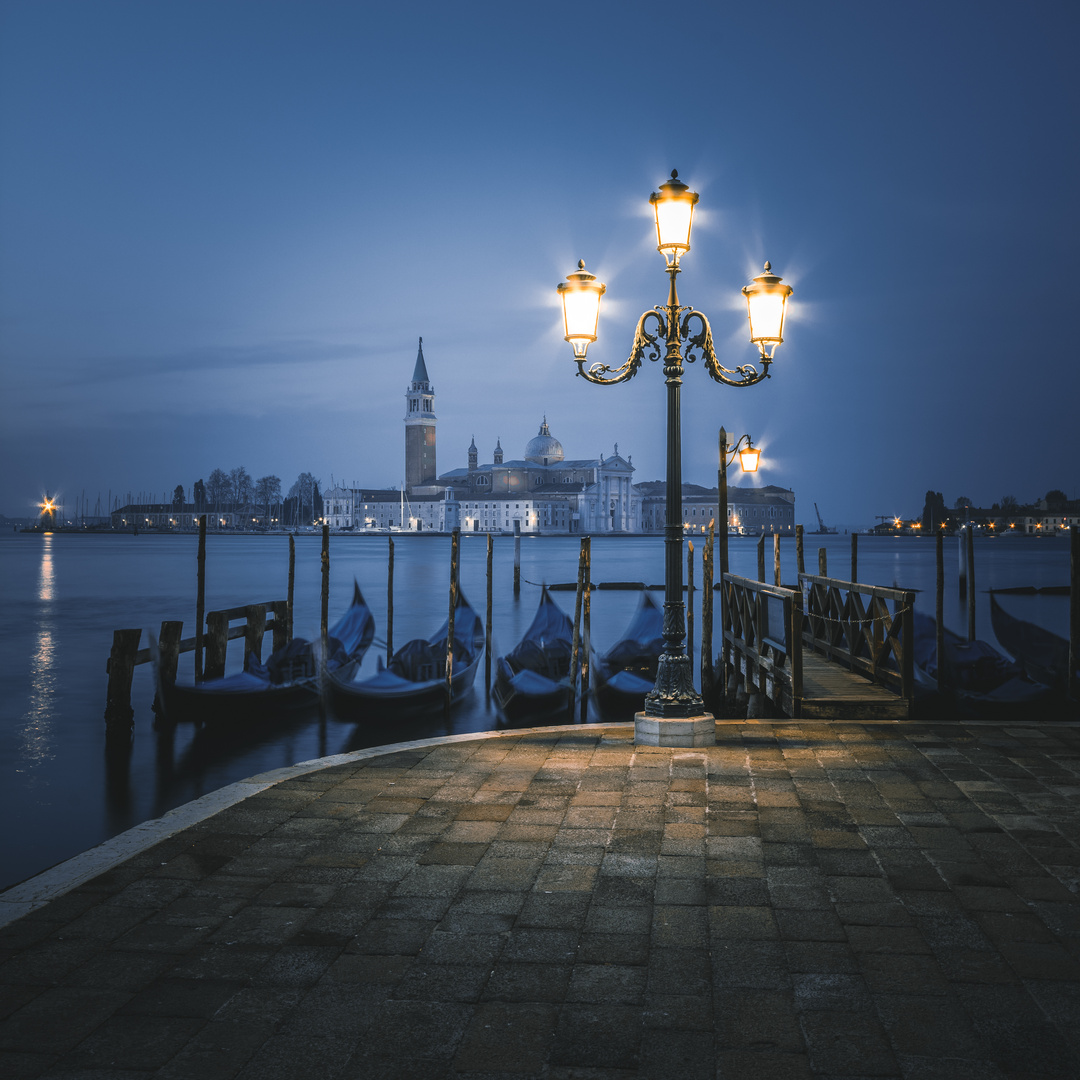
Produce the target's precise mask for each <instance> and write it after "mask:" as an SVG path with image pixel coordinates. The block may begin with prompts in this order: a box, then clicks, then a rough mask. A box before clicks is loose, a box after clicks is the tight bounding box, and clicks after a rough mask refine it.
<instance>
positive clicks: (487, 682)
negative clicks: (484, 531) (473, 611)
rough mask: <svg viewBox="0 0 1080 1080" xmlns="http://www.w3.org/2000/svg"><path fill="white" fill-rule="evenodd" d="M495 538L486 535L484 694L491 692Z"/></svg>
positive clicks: (489, 534)
mask: <svg viewBox="0 0 1080 1080" xmlns="http://www.w3.org/2000/svg"><path fill="white" fill-rule="evenodd" d="M494 548H495V538H494V537H493V536H492V535H491V533H488V538H487V618H486V620H485V621H484V693H485V694H489V693H490V692H491V606H492V604H491V601H492V597H493V595H494V594H493V579H492V576H491V565H492V552H493V551H494Z"/></svg>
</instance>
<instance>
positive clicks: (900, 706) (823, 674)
mask: <svg viewBox="0 0 1080 1080" xmlns="http://www.w3.org/2000/svg"><path fill="white" fill-rule="evenodd" d="M802 662H803V697H802V718H803V719H804V720H908V719H910V718H911V701H910V700H905V699H904V698H902V697H899V696H897V694H896V693H895V692H894V691H892V690H887V689H886V688H885V687H884V686H880V685H878V684H877V683H872V682H870V681H869V680H868V679H867V678H865V677H864V676H862V675H859V674H858V673H857V672H854V671H848V670H847V669H846V668H843V667H841V666H840V664H838V663H837V662H836V661H834V660H826V659H825V657H824V656H822V655H821V654H820V653H814V652H804V653H803V657H802Z"/></svg>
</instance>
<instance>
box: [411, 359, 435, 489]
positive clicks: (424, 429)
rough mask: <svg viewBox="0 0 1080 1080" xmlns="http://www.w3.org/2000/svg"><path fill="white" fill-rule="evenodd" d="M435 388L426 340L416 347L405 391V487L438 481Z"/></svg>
mask: <svg viewBox="0 0 1080 1080" xmlns="http://www.w3.org/2000/svg"><path fill="white" fill-rule="evenodd" d="M437 475H438V474H437V473H436V471H435V391H434V390H433V389H432V388H431V381H430V380H429V379H428V373H427V365H426V364H425V363H424V339H423V338H421V339H420V344H419V347H418V348H417V350H416V367H414V368H413V376H412V382H411V383H410V384H409V388H408V390H406V391H405V487H406V490H410V491H411V490H412V489H413V488H414V487H421V486H423V485H424V484H434V483H435V478H436V476H437Z"/></svg>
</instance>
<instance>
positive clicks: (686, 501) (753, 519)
mask: <svg viewBox="0 0 1080 1080" xmlns="http://www.w3.org/2000/svg"><path fill="white" fill-rule="evenodd" d="M639 488H640V490H641V491H642V495H643V498H642V529H643V531H645V532H662V531H663V528H664V521H665V518H666V514H667V484H666V483H664V482H663V481H662V480H656V481H650V482H648V483H645V484H640V485H639ZM727 501H728V513H727V523H728V527H729V529H736V530H738V531H739V532H741V533H746V534H747V535H753V536H757V535H759V534H761V533H781V534H783V535H787V534H791V535H794V533H795V492H794V491H792V490H791V489H790V488H782V487H775V486H774V485H772V484H769V485H767V486H765V487H760V488H741V487H729V488H728V497H727ZM718 505H719V503H718V496H717V490H716V488H703V487H698V486H697V485H696V484H683V494H682V522H683V532H684V533H685V534H686V535H687V536H692V535H695V534H701V533H707V532H708V530H709V522H710V521H714V522H715V521H716V520H717V513H718ZM717 527H719V523H717Z"/></svg>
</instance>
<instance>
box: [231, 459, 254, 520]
mask: <svg viewBox="0 0 1080 1080" xmlns="http://www.w3.org/2000/svg"><path fill="white" fill-rule="evenodd" d="M229 485H230V488H231V490H230V492H229V494H230V495H231V496H232V501H233V503H234V504H235V506H236V507H237V509H240V510H242V509H245V508H246V507H247V504H248V503H249V502H251V474H250V473H249V472H248V471H247V469H245V468H244V466H243V465H237V466H236V468H235V469H232V470H231V471H230V472H229Z"/></svg>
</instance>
